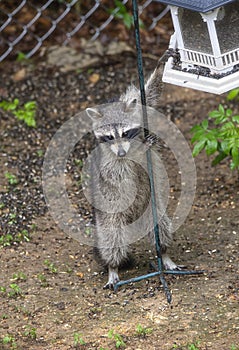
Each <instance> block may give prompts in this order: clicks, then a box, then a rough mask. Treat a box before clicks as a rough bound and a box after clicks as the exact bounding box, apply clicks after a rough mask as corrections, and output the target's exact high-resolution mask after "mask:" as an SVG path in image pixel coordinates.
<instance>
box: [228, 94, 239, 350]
mask: <svg viewBox="0 0 239 350" xmlns="http://www.w3.org/2000/svg"><path fill="white" fill-rule="evenodd" d="M238 90H239V89H238ZM230 350H239V345H234V344H233V345H232V346H231V348H230Z"/></svg>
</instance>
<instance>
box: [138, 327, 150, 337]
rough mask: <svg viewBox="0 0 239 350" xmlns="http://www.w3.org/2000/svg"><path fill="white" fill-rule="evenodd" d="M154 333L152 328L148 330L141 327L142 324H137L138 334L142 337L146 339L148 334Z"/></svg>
mask: <svg viewBox="0 0 239 350" xmlns="http://www.w3.org/2000/svg"><path fill="white" fill-rule="evenodd" d="M152 332H153V329H152V328H147V327H143V326H141V324H137V326H136V334H137V335H138V336H140V337H144V338H145V337H146V335H147V334H151V333H152Z"/></svg>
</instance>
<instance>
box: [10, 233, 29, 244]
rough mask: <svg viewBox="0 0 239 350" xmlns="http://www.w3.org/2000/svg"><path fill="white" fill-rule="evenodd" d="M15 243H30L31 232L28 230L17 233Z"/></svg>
mask: <svg viewBox="0 0 239 350" xmlns="http://www.w3.org/2000/svg"><path fill="white" fill-rule="evenodd" d="M14 241H15V242H16V243H21V242H29V241H30V234H29V232H28V231H27V230H22V231H21V232H19V233H17V234H16V236H14Z"/></svg>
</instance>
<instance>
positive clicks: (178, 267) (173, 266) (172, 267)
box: [162, 254, 185, 270]
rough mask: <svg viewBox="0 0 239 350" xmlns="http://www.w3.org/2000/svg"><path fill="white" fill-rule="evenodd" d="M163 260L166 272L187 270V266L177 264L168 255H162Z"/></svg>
mask: <svg viewBox="0 0 239 350" xmlns="http://www.w3.org/2000/svg"><path fill="white" fill-rule="evenodd" d="M162 260H163V265H164V268H165V270H182V268H185V266H182V265H177V264H175V262H173V260H171V259H170V257H169V256H168V254H162Z"/></svg>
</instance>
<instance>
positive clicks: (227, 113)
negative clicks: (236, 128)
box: [226, 108, 232, 117]
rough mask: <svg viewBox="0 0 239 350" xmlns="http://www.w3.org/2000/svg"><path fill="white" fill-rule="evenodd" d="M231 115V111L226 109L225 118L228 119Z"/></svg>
mask: <svg viewBox="0 0 239 350" xmlns="http://www.w3.org/2000/svg"><path fill="white" fill-rule="evenodd" d="M231 115H232V110H231V109H230V108H228V109H226V116H227V117H230V116H231Z"/></svg>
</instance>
